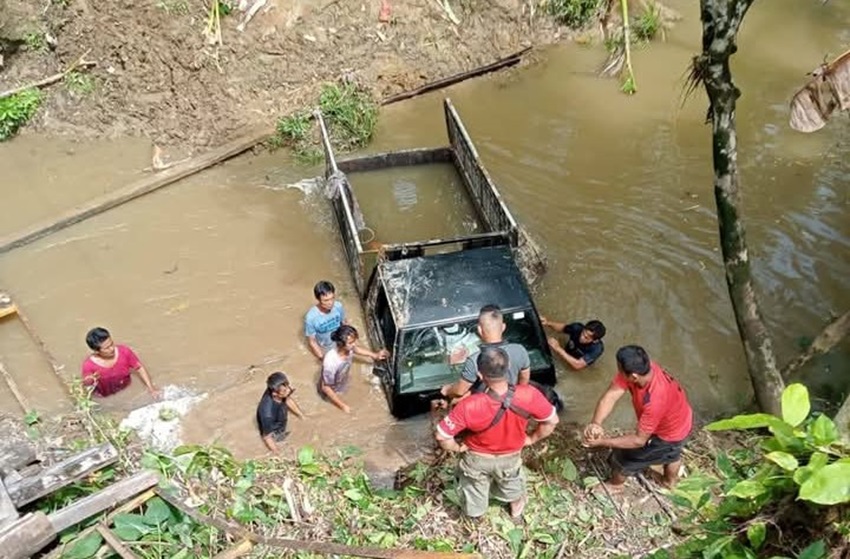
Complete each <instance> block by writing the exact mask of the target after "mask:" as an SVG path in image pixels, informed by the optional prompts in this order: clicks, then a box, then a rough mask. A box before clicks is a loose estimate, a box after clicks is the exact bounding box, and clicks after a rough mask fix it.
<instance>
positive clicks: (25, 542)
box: [0, 512, 56, 559]
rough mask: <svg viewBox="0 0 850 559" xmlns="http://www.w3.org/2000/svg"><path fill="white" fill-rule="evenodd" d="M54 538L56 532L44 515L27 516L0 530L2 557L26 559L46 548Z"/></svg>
mask: <svg viewBox="0 0 850 559" xmlns="http://www.w3.org/2000/svg"><path fill="white" fill-rule="evenodd" d="M55 537H56V531H55V530H54V529H53V525H52V524H51V523H50V519H48V518H47V515H46V514H44V513H43V512H34V513H30V514H27V515H26V516H24V517H23V518H21V519H20V520H18V521H17V522H15V523H13V524H10V525H8V526H6V527H5V528H2V529H0V550H2V557H3V559H26V558H28V557H30V556H32V555H35V554H36V553H38V551H39V550H41V549H43V548H44V547H46V546H47V544H49V543H50V542H52V541H53V539H54V538H55Z"/></svg>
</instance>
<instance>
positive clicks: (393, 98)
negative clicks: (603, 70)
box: [0, 47, 531, 252]
mask: <svg viewBox="0 0 850 559" xmlns="http://www.w3.org/2000/svg"><path fill="white" fill-rule="evenodd" d="M529 52H531V47H526V48H524V49H522V50H521V51H517V52H515V53H513V54H511V55H508V56H506V57H504V58H500V59H499V60H496V61H495V62H491V63H490V64H486V65H484V66H480V67H478V68H474V69H472V70H468V71H466V72H460V73H458V74H454V75H452V76H449V77H446V78H442V79H439V80H436V81H433V82H429V83H426V84H425V85H423V86H420V87H417V88H416V89H412V90H410V91H405V92H404V93H398V94H396V95H390V96H389V97H385V98H384V99H383V100H382V101H381V105H390V104H392V103H398V102H399V101H404V100H405V99H410V98H411V97H416V96H417V95H422V94H423V93H428V92H429V91H435V90H437V89H442V88H444V87H449V86H450V85H454V84H456V83H460V82H462V81H465V80H468V79H470V78H477V77H478V76H483V75H484V74H489V73H490V72H495V71H496V70H501V69H503V68H508V67H510V66H514V65H516V64H519V62H520V61H521V60H522V57H523V56H525V55H526V54H528V53H529ZM0 252H2V249H0Z"/></svg>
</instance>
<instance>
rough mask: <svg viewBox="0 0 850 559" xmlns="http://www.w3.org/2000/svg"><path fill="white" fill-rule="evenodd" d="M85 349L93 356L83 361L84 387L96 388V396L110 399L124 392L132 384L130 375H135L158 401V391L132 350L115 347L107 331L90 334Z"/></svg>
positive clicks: (92, 330)
mask: <svg viewBox="0 0 850 559" xmlns="http://www.w3.org/2000/svg"><path fill="white" fill-rule="evenodd" d="M86 345H88V346H89V349H91V350H92V354H91V355H90V356H89V357H87V358H86V360H85V361H83V384H84V385H86V386H94V393H95V394H97V395H98V396H110V395H112V394H115V393H116V392H119V391H121V390H124V389H125V388H127V386H128V385H129V384H130V373H131V372H133V371H135V372H137V373H138V374H139V377H140V378H141V379H142V382H143V383H144V385H145V387H146V388H147V389H148V392H149V393H150V395H151V396H153V397H154V398H159V396H160V392H159V390H158V389H157V388H156V387H155V386H154V385H153V382H151V377H150V375H149V374H148V372H147V370H146V369H145V366H144V365H142V362H141V361H139V358H138V357H137V356H136V354H135V353H133V350H132V349H130V348H129V347H127V346H125V345H116V344H115V342H113V341H112V336H110V334H109V331H108V330H106V328H100V327H98V328H92V329H91V330H89V333H88V334H86Z"/></svg>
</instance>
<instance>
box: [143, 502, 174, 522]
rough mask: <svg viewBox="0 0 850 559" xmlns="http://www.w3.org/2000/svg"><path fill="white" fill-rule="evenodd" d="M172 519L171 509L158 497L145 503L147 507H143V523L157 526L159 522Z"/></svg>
mask: <svg viewBox="0 0 850 559" xmlns="http://www.w3.org/2000/svg"><path fill="white" fill-rule="evenodd" d="M172 518H173V517H172V515H171V509H170V508H168V505H167V504H166V503H165V501H163V500H162V499H160V498H159V497H154V498H153V499H151V500H150V501H148V502H147V506H146V507H145V523H147V524H150V525H152V526H157V525H159V524H160V523H161V522H166V521H168V520H171V519H172Z"/></svg>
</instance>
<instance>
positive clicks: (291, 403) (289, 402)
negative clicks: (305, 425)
mask: <svg viewBox="0 0 850 559" xmlns="http://www.w3.org/2000/svg"><path fill="white" fill-rule="evenodd" d="M286 407H287V408H289V411H291V412H292V413H294V414H295V417H297V418H298V419H304V412H302V411H301V408H300V407H299V406H298V402H296V401H295V400H293V399H292V396H290V397H289V398H287V399H286Z"/></svg>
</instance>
